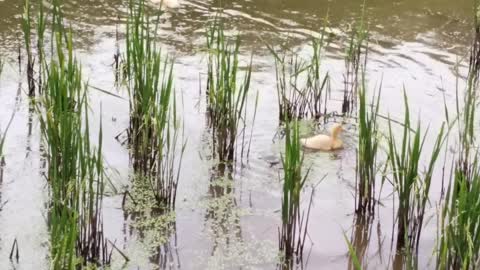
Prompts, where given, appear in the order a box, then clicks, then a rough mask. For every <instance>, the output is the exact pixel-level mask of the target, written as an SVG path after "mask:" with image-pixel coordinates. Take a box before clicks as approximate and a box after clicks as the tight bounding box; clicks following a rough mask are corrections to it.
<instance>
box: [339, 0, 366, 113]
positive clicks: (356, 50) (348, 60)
mask: <svg viewBox="0 0 480 270" xmlns="http://www.w3.org/2000/svg"><path fill="white" fill-rule="evenodd" d="M368 38H369V31H368V29H367V25H366V23H365V2H364V3H363V8H362V17H361V19H360V21H359V22H355V23H354V24H353V26H352V32H351V34H350V41H349V44H348V46H347V48H346V50H345V70H346V74H345V78H344V85H345V89H344V92H343V102H342V114H343V115H350V114H351V113H352V112H353V111H354V109H355V104H356V102H355V101H356V97H357V94H358V90H359V88H361V85H360V84H361V82H360V80H361V79H363V78H360V76H363V75H362V74H361V72H360V71H361V70H362V69H365V67H366V65H367V54H368ZM362 56H363V58H362Z"/></svg>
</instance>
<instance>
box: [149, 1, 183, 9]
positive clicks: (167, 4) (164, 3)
mask: <svg viewBox="0 0 480 270" xmlns="http://www.w3.org/2000/svg"><path fill="white" fill-rule="evenodd" d="M148 1H149V2H150V4H152V5H156V6H158V5H162V6H161V7H162V8H177V7H178V6H180V3H179V1H178V0H148Z"/></svg>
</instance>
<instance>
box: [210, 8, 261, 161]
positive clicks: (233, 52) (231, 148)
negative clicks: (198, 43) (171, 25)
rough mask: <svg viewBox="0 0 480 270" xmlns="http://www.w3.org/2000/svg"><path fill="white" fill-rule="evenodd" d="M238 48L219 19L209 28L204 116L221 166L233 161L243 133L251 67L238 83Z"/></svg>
mask: <svg viewBox="0 0 480 270" xmlns="http://www.w3.org/2000/svg"><path fill="white" fill-rule="evenodd" d="M240 44H241V40H240V37H239V36H237V37H236V38H235V40H234V41H233V42H230V41H229V40H228V39H227V37H226V36H225V33H224V26H223V22H222V21H221V19H219V18H218V17H216V18H215V20H214V21H213V22H212V23H210V25H209V26H208V29H207V49H208V77H207V91H206V94H207V116H208V120H209V125H210V127H211V128H212V130H213V134H214V148H215V149H214V152H216V153H217V154H218V159H219V160H220V161H221V162H224V161H233V160H235V158H236V155H235V154H236V153H235V150H236V147H237V138H238V135H239V134H240V132H245V122H244V120H245V119H243V118H242V116H244V115H246V107H247V104H246V103H247V95H248V92H249V90H250V79H251V74H252V65H251V61H250V64H249V65H248V66H247V68H246V71H245V76H244V78H243V81H240V82H239V78H238V77H239V74H238V73H239V71H240V66H239V54H240ZM242 124H243V126H241V125H242ZM242 147H243V146H242Z"/></svg>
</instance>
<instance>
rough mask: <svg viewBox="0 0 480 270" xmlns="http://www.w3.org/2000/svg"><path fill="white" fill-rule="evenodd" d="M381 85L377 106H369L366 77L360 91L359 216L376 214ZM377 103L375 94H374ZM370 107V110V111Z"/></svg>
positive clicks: (357, 175)
mask: <svg viewBox="0 0 480 270" xmlns="http://www.w3.org/2000/svg"><path fill="white" fill-rule="evenodd" d="M381 88H382V86H381V85H380V87H379V90H378V96H377V98H376V102H375V104H374V103H372V104H371V105H368V104H367V98H366V92H367V90H366V82H365V75H363V76H362V85H361V87H360V88H359V91H358V146H357V164H356V174H355V176H356V177H355V181H356V183H357V184H356V186H357V189H356V193H355V196H356V207H355V208H356V209H355V211H356V212H357V214H361V215H364V214H367V213H368V214H374V213H375V187H376V176H377V172H378V168H377V152H378V148H379V139H380V138H379V135H380V134H379V131H378V123H377V116H378V110H379V108H380V94H381ZM373 97H374V98H373V101H375V93H374V94H373ZM368 107H370V109H369V110H368Z"/></svg>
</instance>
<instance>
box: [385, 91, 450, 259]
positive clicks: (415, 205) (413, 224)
mask: <svg viewBox="0 0 480 270" xmlns="http://www.w3.org/2000/svg"><path fill="white" fill-rule="evenodd" d="M404 98H405V115H404V123H403V135H402V137H401V144H400V146H398V145H397V140H396V138H395V136H394V131H393V130H392V124H391V121H389V123H388V127H389V134H388V163H389V165H390V167H389V170H390V172H391V176H392V183H393V186H394V188H395V191H396V193H397V195H398V203H399V205H398V210H397V220H396V222H397V232H396V233H397V252H401V251H402V250H404V251H406V253H407V254H409V253H411V252H414V251H416V250H417V249H418V244H419V239H420V235H421V232H422V226H423V221H424V214H425V207H426V205H427V202H428V195H429V192H430V185H431V182H432V177H433V172H434V168H435V163H436V162H437V159H438V156H439V153H440V151H441V147H442V145H443V142H444V140H445V134H444V133H445V130H444V125H442V127H441V129H440V131H439V132H438V135H437V139H436V141H435V143H434V145H433V149H432V153H431V155H430V156H429V162H428V166H427V170H426V172H425V173H424V174H423V175H422V174H421V173H420V169H419V166H420V165H421V158H422V157H423V152H424V149H423V147H424V143H425V139H426V137H427V133H428V132H425V133H424V134H423V136H422V128H421V124H420V121H419V122H418V124H417V126H416V127H413V126H412V124H411V122H410V111H409V107H408V100H407V96H406V93H405V92H404Z"/></svg>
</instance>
